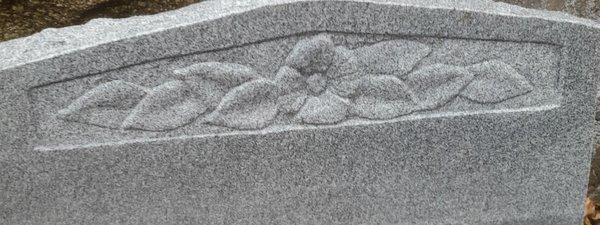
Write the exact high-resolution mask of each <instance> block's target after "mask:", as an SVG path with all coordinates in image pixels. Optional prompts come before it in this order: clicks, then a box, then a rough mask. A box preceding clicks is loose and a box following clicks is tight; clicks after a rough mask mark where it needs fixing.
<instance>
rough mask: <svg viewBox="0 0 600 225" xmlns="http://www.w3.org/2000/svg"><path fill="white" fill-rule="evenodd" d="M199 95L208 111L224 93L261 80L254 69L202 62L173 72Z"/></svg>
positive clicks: (232, 64) (231, 64) (233, 64)
mask: <svg viewBox="0 0 600 225" xmlns="http://www.w3.org/2000/svg"><path fill="white" fill-rule="evenodd" d="M174 73H175V75H176V76H177V78H178V79H180V80H183V81H185V82H186V83H188V84H189V85H190V87H191V88H192V90H193V91H194V92H196V93H197V94H198V95H199V99H200V100H201V101H202V102H205V103H206V104H207V105H208V107H209V109H213V108H215V107H216V106H217V105H218V104H219V102H220V101H221V99H222V98H223V96H225V93H227V92H228V91H229V90H230V89H231V88H233V87H236V86H239V85H241V84H243V83H245V82H247V81H250V80H254V79H259V78H261V76H260V74H259V73H258V72H256V71H255V70H254V69H252V68H250V67H247V66H244V65H240V64H235V63H220V62H204V63H198V64H194V65H191V66H188V67H185V68H182V69H178V70H175V71H174Z"/></svg>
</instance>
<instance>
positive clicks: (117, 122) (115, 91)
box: [57, 80, 146, 129]
mask: <svg viewBox="0 0 600 225" xmlns="http://www.w3.org/2000/svg"><path fill="white" fill-rule="evenodd" d="M145 95H146V90H145V88H144V87H141V86H139V85H136V84H132V83H128V82H125V81H121V80H116V81H111V82H108V83H104V84H101V85H99V86H97V87H95V88H94V89H92V90H90V91H88V92H87V93H85V94H84V95H83V96H81V97H79V98H78V99H76V100H75V101H73V102H72V103H71V104H70V105H69V106H68V107H67V108H65V109H62V110H60V111H59V112H58V114H57V117H58V118H60V119H62V120H65V121H71V122H79V123H85V124H91V125H96V126H100V127H106V128H115V129H118V128H120V127H121V123H122V122H123V120H124V119H125V117H127V115H128V114H129V111H130V110H131V109H132V108H133V107H135V106H136V105H137V104H138V102H139V101H140V100H142V98H144V96H145Z"/></svg>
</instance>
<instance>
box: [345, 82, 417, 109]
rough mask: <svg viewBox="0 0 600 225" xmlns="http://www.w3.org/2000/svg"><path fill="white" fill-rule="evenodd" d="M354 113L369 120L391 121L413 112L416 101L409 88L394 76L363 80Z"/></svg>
mask: <svg viewBox="0 0 600 225" xmlns="http://www.w3.org/2000/svg"><path fill="white" fill-rule="evenodd" d="M357 95H358V97H357V98H356V100H355V101H354V113H356V114H357V115H358V116H360V117H366V118H369V119H391V118H395V117H398V116H401V115H406V114H409V113H411V112H413V111H414V110H415V109H416V107H417V104H416V100H415V99H414V96H413V93H412V92H411V91H410V89H409V88H408V86H406V84H404V83H403V82H402V81H400V79H398V78H396V77H393V76H385V75H384V76H372V77H366V78H363V79H361V82H360V84H359V85H358V91H357Z"/></svg>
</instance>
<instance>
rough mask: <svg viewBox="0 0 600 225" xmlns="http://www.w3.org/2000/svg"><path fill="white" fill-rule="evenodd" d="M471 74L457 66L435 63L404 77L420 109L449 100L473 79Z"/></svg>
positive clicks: (437, 105)
mask: <svg viewBox="0 0 600 225" xmlns="http://www.w3.org/2000/svg"><path fill="white" fill-rule="evenodd" d="M473 77H474V76H473V74H472V73H470V72H469V71H468V70H466V69H465V68H462V67H458V66H451V65H444V64H435V65H431V66H427V67H425V68H422V69H420V70H418V71H416V72H414V73H411V74H409V75H408V76H407V77H406V84H408V86H409V87H411V88H412V90H413V93H414V94H415V97H416V98H417V99H418V100H419V104H420V105H421V108H422V109H435V108H439V107H441V106H443V105H445V104H446V103H448V102H450V101H451V100H453V99H454V98H456V96H458V94H459V93H460V92H461V90H462V89H463V88H464V87H465V86H467V85H468V84H469V83H470V82H471V80H473Z"/></svg>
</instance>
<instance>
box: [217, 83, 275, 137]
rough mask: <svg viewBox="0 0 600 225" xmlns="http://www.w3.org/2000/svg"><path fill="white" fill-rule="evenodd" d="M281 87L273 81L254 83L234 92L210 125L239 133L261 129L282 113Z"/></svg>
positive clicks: (224, 98)
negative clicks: (235, 130) (240, 131)
mask: <svg viewBox="0 0 600 225" xmlns="http://www.w3.org/2000/svg"><path fill="white" fill-rule="evenodd" d="M278 94H279V93H278V87H277V85H276V83H274V82H272V81H269V80H264V79H260V80H254V81H250V82H248V83H245V84H242V85H240V86H238V87H236V88H233V89H231V91H230V92H229V93H227V94H226V95H225V97H223V101H221V103H220V104H219V106H218V107H217V108H216V109H215V111H214V112H212V113H211V114H210V115H208V116H207V118H206V122H207V123H210V124H214V125H219V126H226V127H231V128H237V129H260V128H264V127H266V126H268V125H270V124H271V123H272V122H273V119H274V118H275V116H277V113H278V107H277V97H278Z"/></svg>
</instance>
